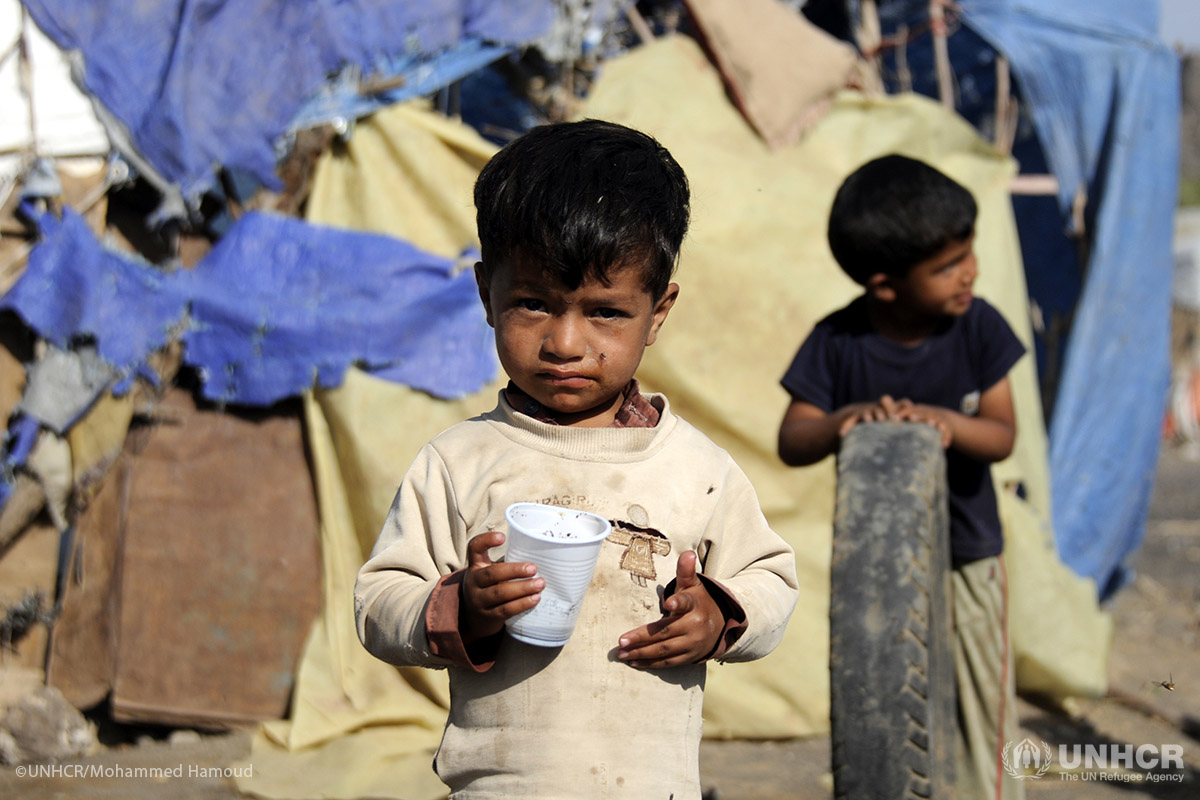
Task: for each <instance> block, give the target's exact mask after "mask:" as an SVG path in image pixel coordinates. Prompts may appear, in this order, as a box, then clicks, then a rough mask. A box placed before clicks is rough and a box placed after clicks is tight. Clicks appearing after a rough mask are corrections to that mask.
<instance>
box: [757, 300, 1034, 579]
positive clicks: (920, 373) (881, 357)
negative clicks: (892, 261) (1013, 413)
mask: <svg viewBox="0 0 1200 800" xmlns="http://www.w3.org/2000/svg"><path fill="white" fill-rule="evenodd" d="M1024 353H1025V347H1024V345H1022V344H1021V342H1020V340H1018V339H1017V337H1016V334H1014V333H1013V332H1012V329H1011V328H1010V327H1009V326H1008V323H1007V322H1005V321H1004V318H1003V317H1001V316H1000V312H998V311H997V310H996V309H995V308H993V307H992V306H991V305H989V304H988V303H987V302H985V301H983V300H981V299H979V298H978V297H976V298H975V299H973V300H972V301H971V306H970V308H968V309H967V313H965V314H963V315H962V316H960V317H947V318H946V320H945V321H944V323H943V324H942V325H941V326H940V327H939V328H938V329H937V330H936V331H935V332H934V333H933V334H931V335H930V336H929V337H928V338H927V339H925V340H924V341H923V342H921V343H920V344H917V345H914V346H907V345H902V344H898V343H896V342H893V341H891V340H890V339H887V338H885V337H884V336H882V335H880V334H879V333H877V332H876V331H875V329H874V327H873V326H872V325H871V321H870V317H869V316H868V310H867V298H866V296H865V295H864V296H861V297H859V298H858V299H856V300H854V301H853V302H852V303H850V304H849V305H848V306H846V307H845V308H842V309H840V310H838V311H835V312H833V313H832V314H830V315H829V316H827V317H825V319H823V320H821V321H820V322H818V323H817V325H816V327H814V328H813V331H812V333H810V334H809V336H808V338H807V339H806V340H805V341H804V344H803V345H801V347H800V351H799V352H798V353H796V358H795V359H794V360H793V361H792V365H791V366H790V367H788V371H787V373H786V374H785V375H784V376H783V380H782V381H781V383H782V384H783V387H784V388H785V389H787V390H788V392H789V393H791V395H792V397H793V398H794V399H796V400H801V401H803V402H806V403H811V404H812V405H814V406H816V407H817V408H819V409H821V410H822V411H825V412H826V413H831V412H833V411H836V410H837V409H839V408H842V407H843V406H846V405H849V404H850V403H862V402H874V401H877V400H878V399H879V398H880V397H882V396H883V395H885V394H887V395H891V396H892V397H893V398H895V399H896V400H900V399H902V398H908V399H909V400H912V401H913V402H914V403H921V404H924V405H932V406H942V407H943V408H950V409H953V410H955V411H959V412H961V413H963V414H966V415H968V416H974V415H975V414H977V413H979V398H980V396H981V395H982V394H983V392H985V391H986V390H988V389H990V388H991V387H992V386H994V385H995V384H996V383H997V382H999V381H1000V380H1001V379H1002V378H1003V377H1004V376H1005V375H1007V374H1008V371H1009V370H1010V369H1012V366H1013V364H1015V363H1016V362H1017V360H1018V359H1020V358H1021V356H1022V355H1024ZM946 476H947V483H948V489H949V491H948V495H949V504H950V552H951V555H952V557H953V558H954V559H955V560H956V561H973V560H975V559H979V558H986V557H987V556H994V555H998V554H999V553H1000V552H1001V551H1002V550H1003V549H1004V536H1003V533H1002V531H1001V529H1000V517H999V514H998V512H997V510H996V492H995V489H994V488H993V486H992V477H991V468H990V467H989V465H988V464H985V463H982V462H980V461H976V460H975V459H973V458H969V457H967V456H965V455H963V454H961V453H959V452H958V451H957V450H955V449H954V446H953V445H951V447H950V449H949V450H947V451H946Z"/></svg>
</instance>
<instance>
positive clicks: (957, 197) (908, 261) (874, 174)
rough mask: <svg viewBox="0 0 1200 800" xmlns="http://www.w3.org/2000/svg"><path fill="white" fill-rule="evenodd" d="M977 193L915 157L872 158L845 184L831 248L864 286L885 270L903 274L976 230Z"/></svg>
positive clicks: (833, 215) (832, 215)
mask: <svg viewBox="0 0 1200 800" xmlns="http://www.w3.org/2000/svg"><path fill="white" fill-rule="evenodd" d="M976 213H977V208H976V205H975V198H974V197H972V196H971V193H970V192H969V191H967V190H966V189H965V188H963V186H961V185H960V184H958V183H956V182H955V181H953V180H951V179H950V178H949V177H947V176H946V175H944V174H942V173H941V172H939V171H938V170H936V169H934V168H933V167H931V166H929V165H928V164H926V163H924V162H922V161H918V160H916V159H914V158H908V157H906V156H901V155H887V156H883V157H881V158H877V159H875V160H873V161H868V162H867V163H866V164H863V165H862V166H861V167H859V168H858V169H856V170H855V171H854V172H853V173H851V174H850V177H848V178H846V180H845V182H843V183H842V185H841V188H839V189H838V191H837V195H836V196H835V197H834V199H833V208H832V210H831V211H830V212H829V247H830V249H831V250H832V251H833V257H834V258H835V259H837V262H838V264H839V265H840V266H841V268H842V269H843V270H844V271H845V272H846V274H847V275H849V276H850V277H851V278H853V279H854V280H855V282H857V283H859V284H861V285H863V286H865V285H866V283H867V281H868V280H869V279H870V277H871V276H872V275H874V274H876V273H879V272H882V273H884V274H886V275H889V276H892V277H897V278H903V277H904V276H905V275H907V274H908V272H909V270H911V269H912V268H913V267H915V266H916V265H917V264H919V263H921V262H922V261H925V260H927V259H929V258H932V257H934V256H936V255H937V254H938V253H940V252H941V251H942V250H944V249H945V248H946V247H947V246H948V245H950V244H953V243H955V242H961V241H965V240H966V239H967V238H968V237H969V236H970V235H971V233H972V231H974V229H975V215H976Z"/></svg>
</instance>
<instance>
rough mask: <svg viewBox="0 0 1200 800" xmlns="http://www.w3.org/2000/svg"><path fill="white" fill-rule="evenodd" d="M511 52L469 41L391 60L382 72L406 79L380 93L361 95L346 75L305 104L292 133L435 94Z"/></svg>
mask: <svg viewBox="0 0 1200 800" xmlns="http://www.w3.org/2000/svg"><path fill="white" fill-rule="evenodd" d="M512 52H513V48H511V47H497V46H494V45H488V44H486V43H484V42H482V41H480V40H477V39H470V40H464V41H462V42H460V43H459V44H458V46H457V47H454V48H451V49H450V50H447V51H445V52H442V53H438V54H437V55H435V56H434V57H433V58H431V59H428V60H425V59H422V58H417V57H412V56H410V57H406V58H403V59H389V60H388V61H387V63H386V64H385V65H384V66H383V67H382V68H381V69H380V70H379V71H380V73H381V74H382V75H396V76H400V75H403V76H404V77H405V79H406V80H405V81H404V83H403V84H402V85H400V86H397V87H395V88H393V89H388V90H387V91H382V92H379V93H377V94H362V93H360V91H359V87H358V81H357V80H355V79H354V76H353V75H352V74H351V73H343V74H342V75H341V76H340V77H339V78H338V79H337V80H334V81H331V82H330V83H329V84H327V85H326V86H325V88H323V89H322V90H321V92H320V93H319V94H317V96H316V97H314V98H312V99H311V100H310V101H308V102H307V103H305V104H304V106H303V108H301V109H300V111H299V112H297V114H296V116H295V118H294V119H293V120H292V123H291V125H290V126H289V130H290V131H298V130H303V129H305V128H311V127H313V126H315V125H320V124H322V123H326V122H330V121H332V120H334V119H338V118H344V119H357V118H359V117H364V116H366V115H367V114H370V113H372V112H374V111H378V110H379V109H381V108H384V107H386V106H389V105H392V104H394V103H400V102H403V101H405V100H409V99H412V98H414V97H423V96H425V95H429V94H433V93H434V92H436V91H438V90H439V89H441V88H443V87H445V86H449V85H450V84H451V83H454V82H455V81H457V80H461V79H462V78H464V77H466V76H468V75H471V74H473V73H475V72H477V71H479V70H481V69H483V68H484V67H486V66H487V65H488V64H491V63H492V62H493V61H497V60H499V59H501V58H503V57H504V56H506V55H508V54H509V53H512Z"/></svg>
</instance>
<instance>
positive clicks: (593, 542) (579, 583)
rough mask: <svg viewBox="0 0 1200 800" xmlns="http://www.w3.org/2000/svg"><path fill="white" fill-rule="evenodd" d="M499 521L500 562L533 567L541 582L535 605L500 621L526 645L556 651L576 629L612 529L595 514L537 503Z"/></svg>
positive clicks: (515, 507) (512, 511)
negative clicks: (504, 537) (503, 530)
mask: <svg viewBox="0 0 1200 800" xmlns="http://www.w3.org/2000/svg"><path fill="white" fill-rule="evenodd" d="M504 519H505V520H507V521H508V542H507V544H508V546H507V549H506V551H505V556H504V560H505V561H507V562H508V563H510V564H515V563H518V562H522V561H528V562H532V563H533V564H535V565H536V566H537V571H538V575H539V576H540V577H541V578H542V580H544V581H545V582H546V587H545V588H544V589H543V590H542V596H541V599H540V600H539V601H538V604H537V605H536V606H534V607H533V608H531V609H529V610H528V611H522V612H521V613H520V614H517V615H516V616H515V617H510V618H509V619H508V620H507V621H506V622H505V626H506V627H507V628H508V634H509V636H512V637H513V638H514V639H516V640H518V641H521V642H525V643H526V644H532V645H538V646H540V647H561V646H562V645H564V644H566V643H567V640H568V639H570V638H571V633H572V632H574V630H575V621H576V620H578V619H579V608H580V606H582V605H583V598H584V595H586V594H587V588H588V585H589V584H590V583H591V582H592V573H594V572H595V571H596V561H597V559H598V558H599V556H600V546H601V545H602V544H604V540H605V538H607V537H608V534H609V533H610V532H611V531H612V526H611V525H610V524H609V522H608V520H606V519H605V518H604V517H601V516H599V515H597V514H592V513H589V512H587V511H579V510H576V509H573V508H560V507H559V506H546V505H542V504H541V503H513V504H512V505H511V506H509V507H508V509H507V510H506V511H505V512H504Z"/></svg>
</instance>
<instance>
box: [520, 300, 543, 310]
mask: <svg viewBox="0 0 1200 800" xmlns="http://www.w3.org/2000/svg"><path fill="white" fill-rule="evenodd" d="M517 307H518V308H523V309H525V310H526V311H544V310H545V309H546V304H545V303H543V302H542V301H541V300H538V299H537V298H535V297H523V298H521V299H520V300H518V301H517Z"/></svg>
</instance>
